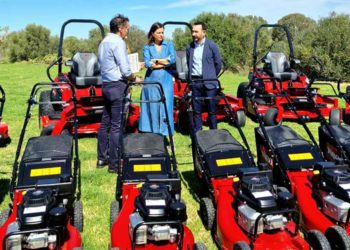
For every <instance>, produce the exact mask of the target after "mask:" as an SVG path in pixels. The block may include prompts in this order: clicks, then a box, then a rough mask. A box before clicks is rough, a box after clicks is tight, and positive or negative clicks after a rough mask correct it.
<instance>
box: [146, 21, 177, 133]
mask: <svg viewBox="0 0 350 250" xmlns="http://www.w3.org/2000/svg"><path fill="white" fill-rule="evenodd" d="M175 56H176V52H175V48H174V44H173V43H172V42H169V41H164V28H163V25H162V24H161V23H159V22H157V23H154V24H153V25H152V27H151V29H150V31H149V32H148V44H146V45H145V46H144V47H143V59H144V61H145V67H146V68H147V72H146V76H145V81H154V82H159V83H161V85H162V87H163V90H164V94H165V99H166V106H167V110H168V116H169V123H170V129H171V131H170V133H171V134H174V121H173V106H174V104H173V102H174V89H173V76H172V73H171V69H170V68H169V67H168V66H169V65H171V64H174V63H175ZM141 99H142V100H160V92H159V89H158V88H153V87H152V88H150V87H145V88H143V90H142V93H141ZM165 118H166V114H165V110H164V105H163V104H161V103H142V104H141V114H140V122H139V130H140V131H142V132H152V133H159V134H163V135H165V136H166V135H168V134H169V131H168V128H167V124H166V122H165Z"/></svg>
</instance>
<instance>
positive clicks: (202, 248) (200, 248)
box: [193, 242, 207, 250]
mask: <svg viewBox="0 0 350 250" xmlns="http://www.w3.org/2000/svg"><path fill="white" fill-rule="evenodd" d="M193 250H207V246H206V245H205V244H204V243H203V242H196V243H194V245H193Z"/></svg>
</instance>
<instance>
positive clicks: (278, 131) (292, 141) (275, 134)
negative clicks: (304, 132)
mask: <svg viewBox="0 0 350 250" xmlns="http://www.w3.org/2000/svg"><path fill="white" fill-rule="evenodd" d="M265 129H266V132H267V134H268V135H269V138H270V142H271V143H272V145H273V147H274V148H282V147H289V146H299V145H310V143H309V142H308V141H306V140H305V139H303V138H302V137H301V136H300V135H298V134H297V133H296V132H295V131H294V130H292V129H291V128H289V127H288V126H282V125H277V126H269V127H266V128H265ZM257 131H258V133H259V134H260V135H261V136H263V133H262V130H261V128H258V129H257Z"/></svg>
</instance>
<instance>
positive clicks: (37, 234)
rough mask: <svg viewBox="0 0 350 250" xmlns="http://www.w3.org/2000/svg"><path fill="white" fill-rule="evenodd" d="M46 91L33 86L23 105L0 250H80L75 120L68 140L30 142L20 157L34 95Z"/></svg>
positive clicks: (47, 137)
mask: <svg viewBox="0 0 350 250" xmlns="http://www.w3.org/2000/svg"><path fill="white" fill-rule="evenodd" d="M58 86H59V87H58ZM58 86H57V88H63V87H65V88H71V91H72V93H73V97H74V89H73V88H72V86H70V85H69V84H66V83H58ZM51 87H52V85H51V83H37V84H35V85H34V86H33V89H32V91H31V95H30V98H29V100H28V108H27V112H26V116H25V120H24V125H23V128H22V131H21V135H20V138H19V143H18V147H17V151H16V156H15V161H14V164H13V171H12V179H11V184H10V195H11V199H12V204H11V205H10V208H9V209H7V210H5V211H2V212H1V216H0V249H3V250H5V249H6V250H17V249H49V250H54V249H55V250H57V249H60V250H79V249H83V248H82V239H81V236H80V232H82V230H83V206H82V202H81V201H80V200H79V199H80V161H79V156H78V139H77V130H76V124H77V119H76V115H74V121H73V124H74V128H75V130H74V131H75V132H74V137H72V136H71V135H68V134H61V135H56V136H54V135H45V136H36V137H31V138H29V139H28V141H27V144H26V147H25V150H24V151H23V152H22V146H23V141H24V140H25V133H26V131H27V126H28V122H29V120H30V118H31V111H32V108H33V107H34V106H35V105H36V104H40V103H38V102H37V95H38V92H39V91H40V90H41V89H43V88H44V89H48V88H51ZM73 106H74V107H75V101H74V98H73ZM74 113H75V112H74ZM20 155H22V158H21V160H20V161H19V157H20ZM72 161H73V166H72ZM77 186H78V192H76V187H77Z"/></svg>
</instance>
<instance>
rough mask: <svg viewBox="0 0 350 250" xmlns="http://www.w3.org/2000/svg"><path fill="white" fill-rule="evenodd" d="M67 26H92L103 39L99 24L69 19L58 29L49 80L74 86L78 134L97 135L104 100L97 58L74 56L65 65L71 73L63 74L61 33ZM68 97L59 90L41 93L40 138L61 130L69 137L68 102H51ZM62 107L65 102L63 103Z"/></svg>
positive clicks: (70, 108) (82, 54) (90, 54)
mask: <svg viewBox="0 0 350 250" xmlns="http://www.w3.org/2000/svg"><path fill="white" fill-rule="evenodd" d="M71 23H91V24H96V25H97V26H98V28H99V30H100V33H101V37H102V38H103V37H104V29H103V26H102V24H101V23H99V22H98V21H96V20H90V19H70V20H68V21H66V22H65V23H64V24H63V25H62V28H61V34H60V40H59V45H58V57H57V59H56V60H55V61H54V62H53V63H51V64H50V65H49V67H48V68H47V75H48V77H49V79H50V80H51V81H52V82H54V83H53V85H57V84H59V83H58V82H67V83H70V84H72V85H73V86H74V91H75V95H76V97H75V98H76V102H77V112H76V113H77V117H78V134H79V135H83V134H97V133H98V129H99V127H100V121H101V117H102V113H103V107H104V98H103V96H102V78H101V75H100V68H99V63H98V58H97V56H96V55H95V54H94V53H93V52H76V53H75V55H74V56H73V57H72V59H71V60H68V61H66V62H65V65H66V66H69V67H71V72H69V73H63V72H62V64H63V52H62V51H63V49H62V47H63V41H64V31H65V28H66V26H67V25H68V24H71ZM54 65H58V74H57V76H56V77H55V78H54V79H53V78H52V77H51V74H50V69H51V68H52V67H53V66H54ZM71 97H72V91H71V90H69V89H64V90H62V91H61V89H60V88H58V89H52V90H47V91H45V92H42V94H41V96H40V100H41V101H42V102H46V103H47V104H45V105H41V106H40V110H39V112H40V119H41V123H42V127H43V134H60V133H61V132H62V131H63V130H68V131H69V132H70V133H71V134H72V133H73V126H72V120H73V116H74V111H73V104H72V102H70V103H67V104H65V105H64V106H63V105H61V104H57V103H55V102H60V101H67V100H70V99H71ZM65 103H66V102H65Z"/></svg>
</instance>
